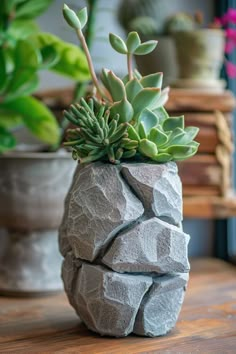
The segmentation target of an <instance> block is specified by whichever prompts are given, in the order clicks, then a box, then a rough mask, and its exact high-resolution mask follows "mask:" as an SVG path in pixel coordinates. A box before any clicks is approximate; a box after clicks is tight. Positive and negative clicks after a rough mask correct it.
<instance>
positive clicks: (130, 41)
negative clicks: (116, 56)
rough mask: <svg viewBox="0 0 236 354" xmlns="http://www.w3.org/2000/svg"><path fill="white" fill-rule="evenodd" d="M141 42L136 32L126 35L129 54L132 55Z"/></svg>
mask: <svg viewBox="0 0 236 354" xmlns="http://www.w3.org/2000/svg"><path fill="white" fill-rule="evenodd" d="M140 44H141V41H140V38H139V35H138V33H137V32H130V33H129V34H128V37H127V40H126V45H127V48H128V52H129V53H134V52H135V50H136V49H137V48H138V47H139V46H140Z"/></svg>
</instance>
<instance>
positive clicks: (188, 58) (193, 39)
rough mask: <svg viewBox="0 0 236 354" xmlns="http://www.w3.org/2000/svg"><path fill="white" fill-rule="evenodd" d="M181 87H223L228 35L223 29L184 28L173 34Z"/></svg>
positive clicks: (210, 88)
mask: <svg viewBox="0 0 236 354" xmlns="http://www.w3.org/2000/svg"><path fill="white" fill-rule="evenodd" d="M174 40H175V46H176V58H177V65H178V70H179V79H178V80H177V81H176V82H174V83H173V84H172V85H173V86H176V87H180V88H200V89H206V90H222V89H224V87H225V82H224V81H223V80H220V79H219V78H220V70H221V68H222V65H223V61H224V47H225V35H224V31H223V30H220V29H201V30H196V31H181V32H177V33H176V34H175V35H174Z"/></svg>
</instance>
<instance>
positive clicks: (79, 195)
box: [62, 162, 144, 261]
mask: <svg viewBox="0 0 236 354" xmlns="http://www.w3.org/2000/svg"><path fill="white" fill-rule="evenodd" d="M65 208H66V210H67V211H66V213H67V218H66V221H65V220H64V223H66V235H67V238H68V241H69V244H70V246H71V248H72V250H73V253H74V255H75V256H76V257H77V258H81V259H85V260H89V261H93V260H94V259H95V258H96V257H97V256H98V253H99V252H100V251H101V250H102V249H103V248H104V247H106V245H107V244H108V243H109V242H110V241H111V239H112V238H113V237H114V235H115V234H116V233H117V232H118V231H119V230H120V229H122V228H123V227H125V226H126V225H129V224H131V223H132V222H133V221H135V220H136V219H138V218H139V217H140V216H141V215H142V214H143V212H144V209H143V206H142V203H141V202H140V201H139V199H137V198H136V196H135V195H134V194H133V193H132V192H131V190H130V189H129V187H128V186H127V184H126V183H125V182H124V181H123V179H122V178H121V176H120V174H119V169H118V167H117V166H114V165H110V164H103V163H100V162H98V163H92V164H89V165H87V166H81V167H79V168H78V169H77V170H76V172H75V176H74V181H73V184H72V190H71V194H70V198H69V199H67V201H66V205H65ZM62 228H64V225H63V224H62ZM64 230H65V229H64Z"/></svg>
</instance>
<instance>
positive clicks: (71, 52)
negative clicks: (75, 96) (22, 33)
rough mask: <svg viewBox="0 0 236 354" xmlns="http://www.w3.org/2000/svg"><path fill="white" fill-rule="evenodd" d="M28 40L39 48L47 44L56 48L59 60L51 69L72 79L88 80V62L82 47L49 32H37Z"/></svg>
mask: <svg viewBox="0 0 236 354" xmlns="http://www.w3.org/2000/svg"><path fill="white" fill-rule="evenodd" d="M29 40H31V41H32V43H34V44H35V45H36V46H38V47H39V48H40V49H41V48H42V47H45V46H48V45H50V46H52V47H53V48H55V49H56V51H57V53H58V55H59V57H60V60H59V61H58V62H57V63H56V64H55V65H54V66H53V67H51V70H53V71H56V72H58V73H59V74H62V75H65V76H67V77H69V78H71V79H74V80H79V81H87V80H89V78H90V73H89V69H88V64H87V60H86V57H85V54H84V53H83V51H82V49H80V48H79V47H77V46H76V45H73V44H70V43H66V42H64V41H62V40H60V39H59V38H57V37H56V36H54V35H52V34H50V33H38V34H36V35H33V36H32V37H30V38H29Z"/></svg>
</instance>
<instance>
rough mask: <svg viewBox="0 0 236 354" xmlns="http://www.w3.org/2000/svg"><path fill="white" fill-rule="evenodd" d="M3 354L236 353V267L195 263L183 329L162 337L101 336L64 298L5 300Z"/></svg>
mask: <svg viewBox="0 0 236 354" xmlns="http://www.w3.org/2000/svg"><path fill="white" fill-rule="evenodd" d="M0 353H4V354H5V353H24V354H30V353H40V354H41V353H78V354H80V353H87V354H95V353H96V354H100V353H107V354H129V353H132V354H134V353H147V354H148V353H168V354H169V353H191V354H192V353H201V354H202V353H204V354H206V353H214V354H215V353H219V354H226V353H232V354H233V353H236V267H234V266H232V265H229V264H227V263H224V262H223V261H220V260H214V259H208V260H206V259H205V260H199V259H198V260H196V261H193V262H192V272H191V280H190V284H189V288H188V291H187V295H186V299H185V303H184V306H183V309H182V312H181V315H180V319H179V321H178V324H177V326H176V328H175V329H174V330H173V331H172V332H171V333H170V334H169V335H167V336H165V337H159V338H142V337H137V336H129V337H127V338H122V339H117V338H115V339H114V338H107V337H100V336H98V335H96V334H94V333H92V332H90V331H88V330H87V329H86V328H85V327H84V326H83V324H81V323H80V322H79V320H78V318H77V317H76V315H75V314H74V311H73V309H72V308H71V307H70V306H69V305H68V303H67V300H66V297H65V295H64V294H61V295H56V296H49V297H44V298H34V299H32V298H29V299H26V298H22V299H20V298H6V297H1V298H0Z"/></svg>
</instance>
